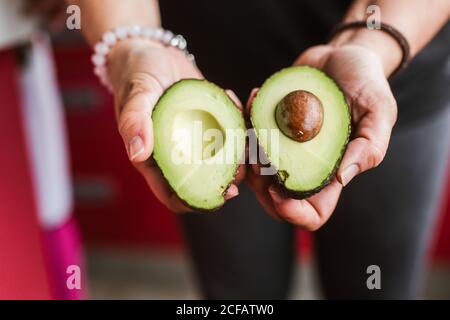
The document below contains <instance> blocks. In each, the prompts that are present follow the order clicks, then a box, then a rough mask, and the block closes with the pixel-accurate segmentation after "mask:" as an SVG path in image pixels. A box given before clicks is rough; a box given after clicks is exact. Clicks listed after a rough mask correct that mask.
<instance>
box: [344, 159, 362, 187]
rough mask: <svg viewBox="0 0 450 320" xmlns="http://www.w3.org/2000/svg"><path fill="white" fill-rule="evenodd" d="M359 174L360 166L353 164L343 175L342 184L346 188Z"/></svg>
mask: <svg viewBox="0 0 450 320" xmlns="http://www.w3.org/2000/svg"><path fill="white" fill-rule="evenodd" d="M358 173H359V166H358V165H357V164H351V165H349V166H348V167H347V168H345V169H344V171H342V173H341V183H342V185H343V186H344V187H345V186H346V185H348V184H349V183H350V181H351V180H352V179H353V178H354V177H355V176H356V175H357V174H358Z"/></svg>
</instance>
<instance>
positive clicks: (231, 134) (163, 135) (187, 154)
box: [152, 79, 246, 211]
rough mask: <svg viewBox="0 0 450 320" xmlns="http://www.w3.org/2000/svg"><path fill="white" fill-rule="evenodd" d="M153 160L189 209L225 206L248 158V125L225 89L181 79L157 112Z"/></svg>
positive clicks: (159, 102)
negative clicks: (245, 153)
mask: <svg viewBox="0 0 450 320" xmlns="http://www.w3.org/2000/svg"><path fill="white" fill-rule="evenodd" d="M152 120H153V131H154V149H153V158H154V160H155V161H156V163H157V164H158V167H159V168H160V170H161V172H162V174H163V176H164V177H165V179H166V180H167V182H168V184H169V185H170V187H171V188H172V189H173V191H174V192H175V193H176V194H177V196H178V197H179V198H180V199H181V200H182V201H183V202H184V203H185V204H186V205H187V206H189V207H191V208H194V209H198V210H201V211H212V210H215V209H217V208H219V207H221V206H222V205H223V204H224V202H225V200H224V194H225V192H226V191H227V189H228V187H229V185H230V184H231V183H232V181H233V179H234V177H235V175H236V173H237V170H238V167H239V163H240V161H241V160H242V158H243V156H244V151H245V141H246V128H245V122H244V118H243V116H242V113H241V112H240V110H239V109H238V108H237V107H236V105H235V104H234V103H233V101H232V100H231V99H230V98H229V97H228V95H227V94H226V93H225V91H224V90H222V89H221V88H219V87H218V86H216V85H215V84H212V83H210V82H207V81H204V80H194V79H187V80H181V81H179V82H177V83H175V84H174V85H173V86H171V87H170V88H169V89H167V90H166V92H165V93H164V95H163V96H162V97H161V98H160V100H159V101H158V103H157V104H156V106H155V108H154V111H153V114H152Z"/></svg>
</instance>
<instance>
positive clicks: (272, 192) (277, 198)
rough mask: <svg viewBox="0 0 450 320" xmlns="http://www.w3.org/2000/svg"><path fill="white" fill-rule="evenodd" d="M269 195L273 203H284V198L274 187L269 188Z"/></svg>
mask: <svg viewBox="0 0 450 320" xmlns="http://www.w3.org/2000/svg"><path fill="white" fill-rule="evenodd" d="M269 193H270V196H271V197H272V200H273V202H275V203H280V202H281V201H283V198H281V197H280V195H279V194H278V192H277V190H276V189H275V187H274V186H270V187H269Z"/></svg>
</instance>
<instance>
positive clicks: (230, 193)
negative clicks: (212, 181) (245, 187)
mask: <svg viewBox="0 0 450 320" xmlns="http://www.w3.org/2000/svg"><path fill="white" fill-rule="evenodd" d="M237 195H239V189H238V187H236V185H235V184H231V185H230V186H229V187H228V189H227V192H226V193H225V196H224V198H225V200H230V199H232V198H234V197H236V196H237Z"/></svg>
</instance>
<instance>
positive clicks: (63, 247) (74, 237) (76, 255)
mask: <svg viewBox="0 0 450 320" xmlns="http://www.w3.org/2000/svg"><path fill="white" fill-rule="evenodd" d="M42 238H43V243H44V253H45V259H46V262H47V270H48V273H49V274H50V275H51V277H50V289H51V292H52V297H53V299H57V300H79V299H85V298H86V292H87V290H86V283H87V281H86V280H87V279H86V277H87V274H86V272H85V269H84V268H83V266H84V258H83V248H82V245H81V241H80V234H79V232H78V226H77V224H76V222H75V220H74V219H73V218H72V219H70V220H69V221H68V222H66V223H65V224H64V225H62V226H61V227H59V228H57V229H55V230H52V231H46V232H43V235H42ZM73 266H75V267H76V268H80V270H81V273H80V277H81V280H80V283H81V287H80V288H71V287H70V286H68V285H67V279H69V277H70V276H71V275H72V274H73V272H71V269H72V268H71V267H73Z"/></svg>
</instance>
